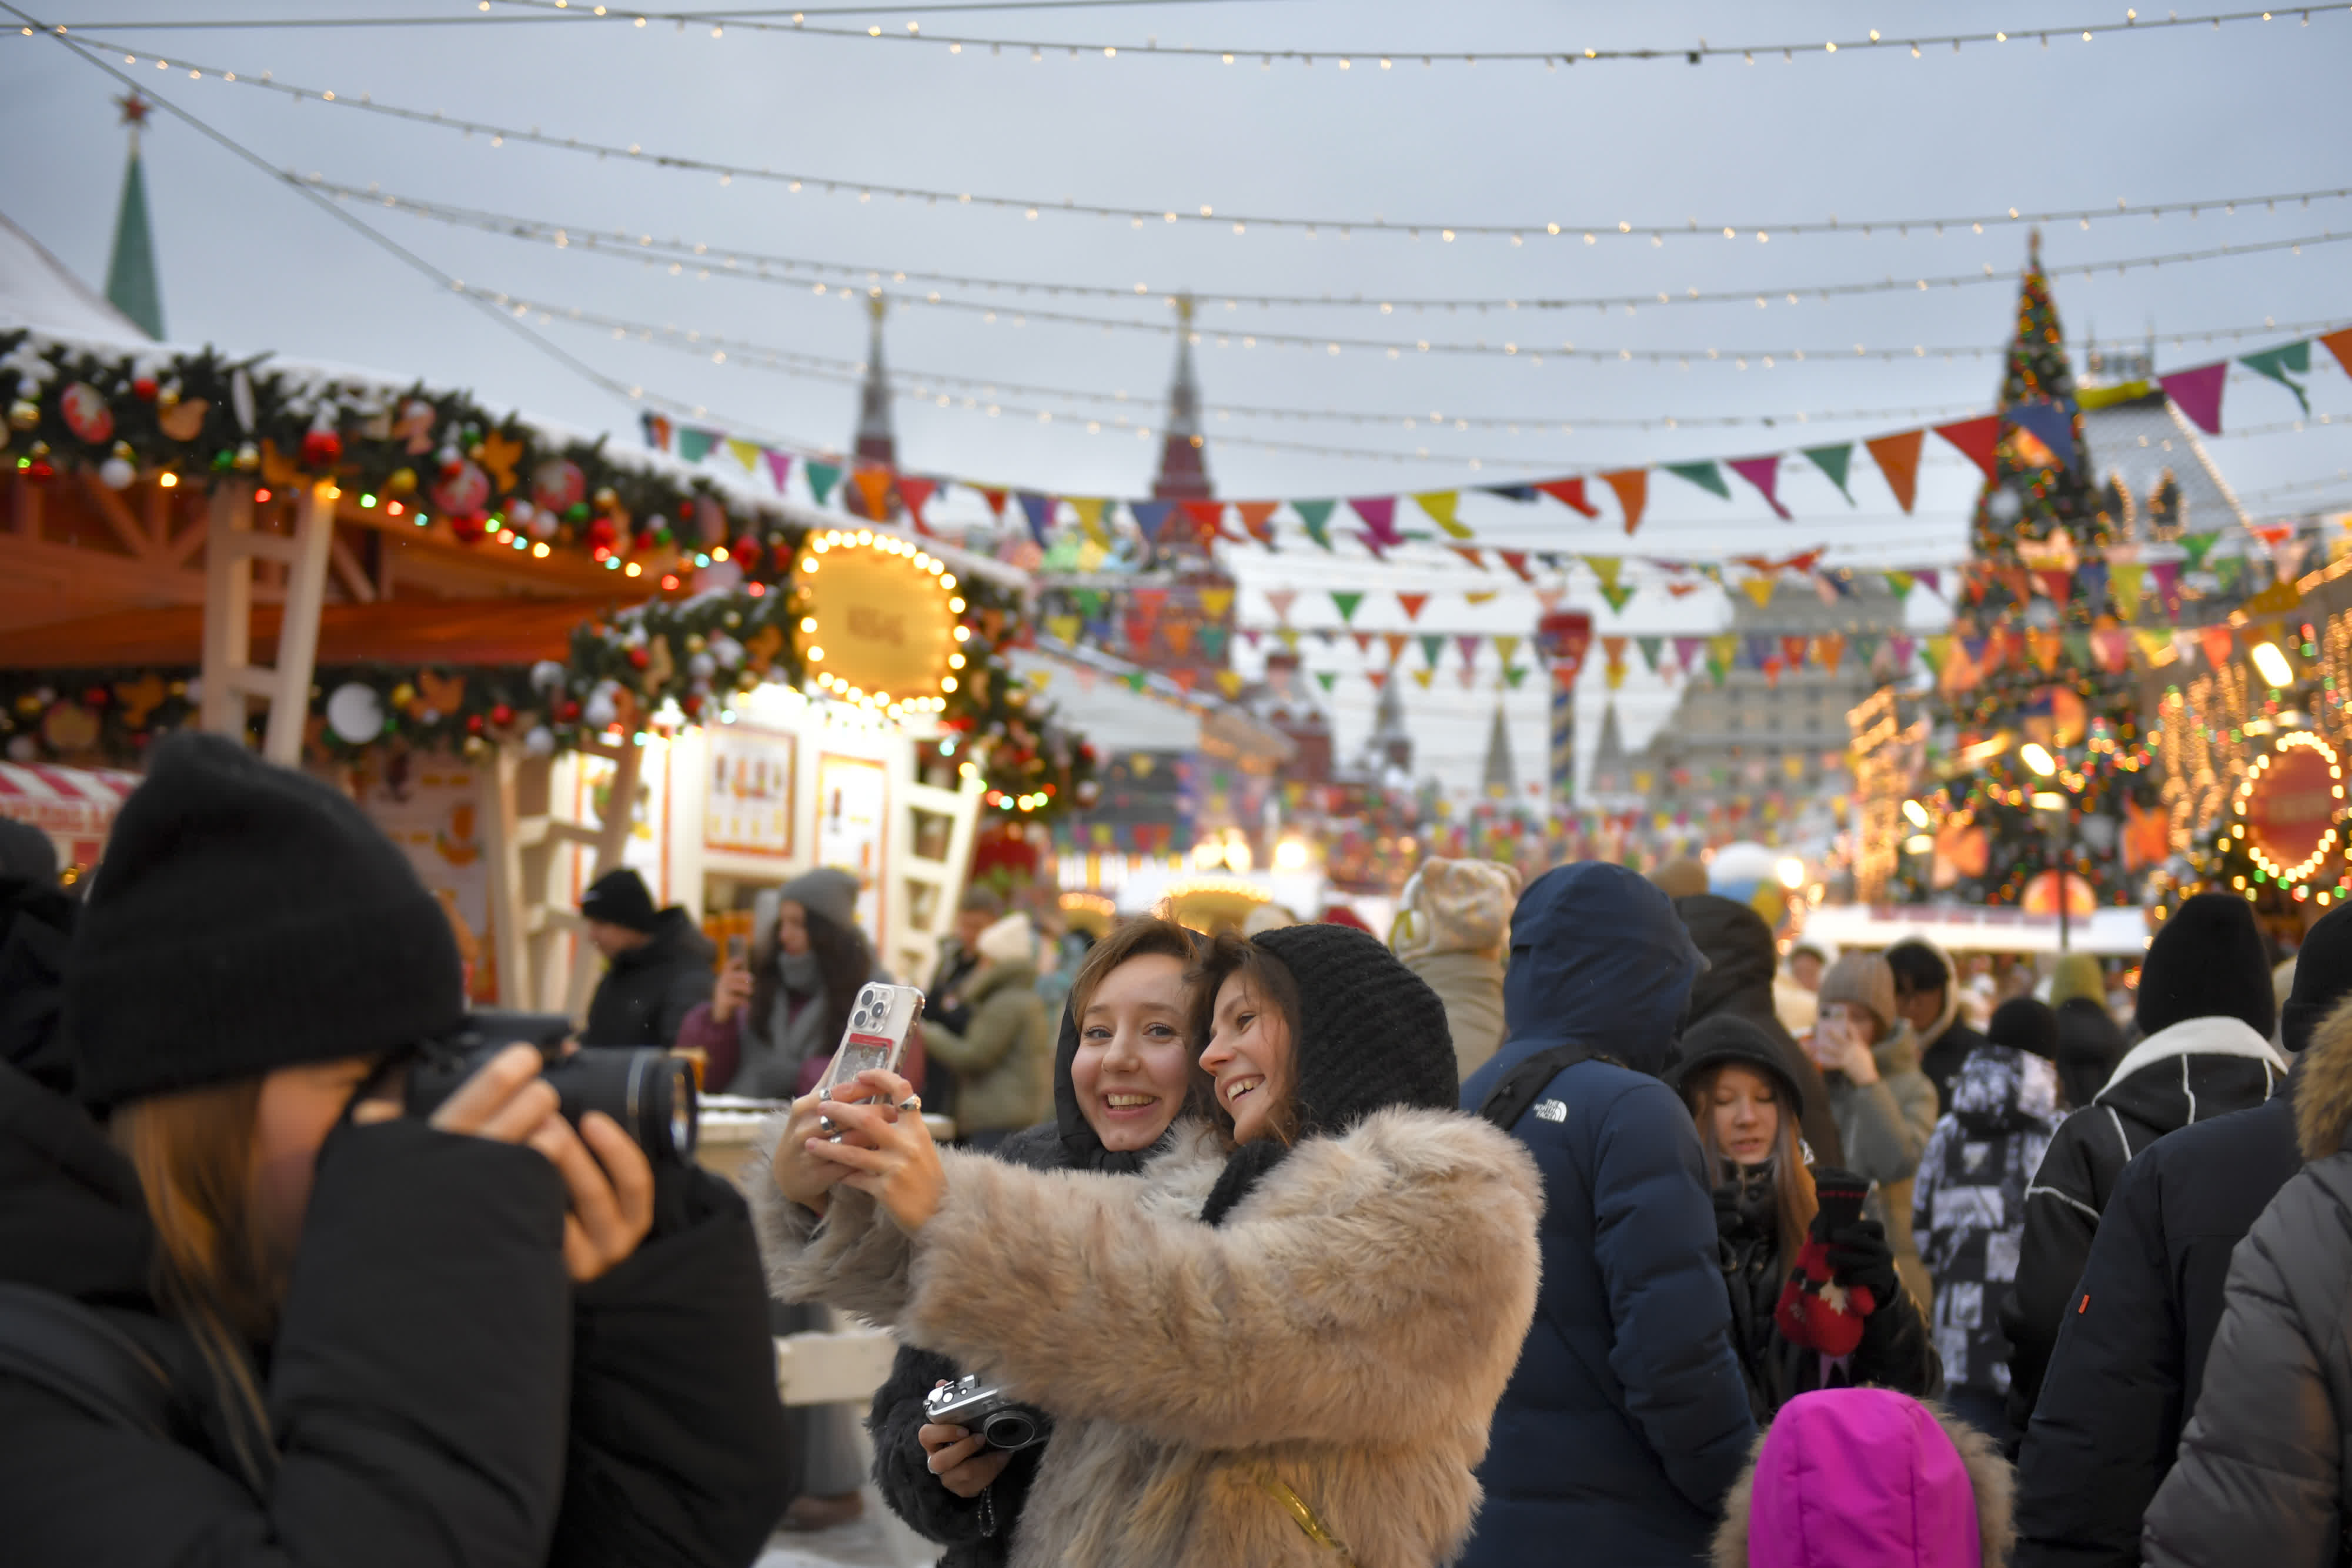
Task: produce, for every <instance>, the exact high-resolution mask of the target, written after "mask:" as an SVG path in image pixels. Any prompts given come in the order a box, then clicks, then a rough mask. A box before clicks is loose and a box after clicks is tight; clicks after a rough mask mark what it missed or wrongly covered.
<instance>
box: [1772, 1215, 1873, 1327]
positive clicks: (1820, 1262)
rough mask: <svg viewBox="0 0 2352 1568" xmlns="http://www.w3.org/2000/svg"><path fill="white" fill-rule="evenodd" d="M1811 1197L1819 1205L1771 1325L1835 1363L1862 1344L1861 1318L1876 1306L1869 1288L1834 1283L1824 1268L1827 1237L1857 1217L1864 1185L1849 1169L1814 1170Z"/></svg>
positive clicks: (1829, 1270)
mask: <svg viewBox="0 0 2352 1568" xmlns="http://www.w3.org/2000/svg"><path fill="white" fill-rule="evenodd" d="M1813 1193H1814V1196H1815V1197H1817V1198H1818V1199H1819V1200H1820V1205H1821V1207H1820V1208H1819V1209H1818V1210H1817V1211H1816V1212H1815V1213H1814V1215H1813V1223H1812V1226H1811V1228H1810V1229H1809V1230H1808V1231H1807V1232H1806V1234H1805V1244H1804V1246H1803V1247H1801V1248H1800V1249H1798V1252H1797V1266H1796V1267H1795V1268H1794V1269H1792V1270H1790V1273H1789V1282H1788V1284H1787V1285H1785V1286H1784V1287H1782V1289H1781V1291H1780V1304H1779V1305H1778V1306H1777V1307H1775V1308H1774V1309H1773V1311H1772V1321H1773V1322H1774V1323H1775V1324H1777V1325H1779V1327H1780V1333H1781V1334H1782V1335H1783V1336H1785V1337H1786V1338H1787V1339H1788V1341H1789V1343H1791V1344H1798V1345H1802V1346H1804V1347H1805V1348H1806V1349H1808V1350H1815V1351H1819V1352H1820V1353H1821V1354H1823V1355H1825V1356H1828V1357H1829V1358H1831V1359H1832V1360H1837V1359H1839V1358H1842V1357H1844V1356H1848V1355H1852V1354H1853V1352H1854V1347H1855V1346H1857V1345H1859V1344H1861V1343H1862V1327H1863V1320H1864V1318H1866V1317H1868V1316H1869V1315H1870V1314H1871V1313H1872V1312H1874V1310H1876V1308H1877V1306H1878V1299H1877V1297H1876V1296H1875V1295H1874V1293H1873V1292H1872V1291H1871V1289H1870V1287H1869V1286H1867V1285H1849V1284H1842V1283H1840V1282H1839V1281H1838V1279H1837V1277H1836V1275H1837V1270H1834V1269H1833V1268H1832V1267H1831V1265H1830V1240H1829V1239H1830V1238H1831V1237H1832V1235H1834V1234H1836V1233H1837V1231H1838V1230H1840V1229H1841V1228H1843V1227H1844V1226H1845V1225H1847V1224H1849V1223H1851V1222H1852V1221H1853V1219H1854V1218H1856V1217H1858V1216H1859V1215H1860V1214H1861V1213H1862V1206H1863V1200H1864V1198H1866V1197H1869V1195H1870V1184H1869V1183H1868V1182H1867V1181H1864V1179H1863V1178H1862V1177H1860V1176H1855V1175H1853V1173H1852V1172H1849V1171H1840V1170H1831V1169H1827V1168H1817V1169H1816V1170H1815V1171H1814V1172H1813Z"/></svg>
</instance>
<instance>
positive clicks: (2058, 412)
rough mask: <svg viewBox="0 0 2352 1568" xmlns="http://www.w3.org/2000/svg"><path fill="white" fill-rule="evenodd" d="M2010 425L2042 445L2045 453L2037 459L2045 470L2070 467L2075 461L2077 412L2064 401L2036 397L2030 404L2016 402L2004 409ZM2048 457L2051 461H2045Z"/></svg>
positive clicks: (2002, 412) (2037, 464)
mask: <svg viewBox="0 0 2352 1568" xmlns="http://www.w3.org/2000/svg"><path fill="white" fill-rule="evenodd" d="M2001 414H2002V416H2003V417H2005V418H2006V419H2007V420H2008V421H2009V423H2011V424H2013V425H2015V426H2017V428H2018V429H2020V430H2021V431H2023V432H2025V433H2026V434H2028V435H2031V436H2032V437H2033V439H2034V440H2036V441H2038V442H2039V443H2041V444H2042V447H2043V448H2044V451H2043V453H2042V454H2041V455H2037V456H2036V458H2035V462H2034V465H2035V466H2036V467H2041V468H2068V467H2072V466H2073V465H2074V409H2073V408H2072V407H2070V406H2069V405H2067V404H2066V403H2063V402H2056V401H2054V400H2053V399H2050V398H2035V399H2033V400H2032V402H2020V403H2012V404H2011V405H2010V406H2009V407H2007V408H2005V409H2003V410H2001ZM2043 456H2046V457H2047V458H2048V459H2049V461H2048V462H2043V461H2042V457H2043Z"/></svg>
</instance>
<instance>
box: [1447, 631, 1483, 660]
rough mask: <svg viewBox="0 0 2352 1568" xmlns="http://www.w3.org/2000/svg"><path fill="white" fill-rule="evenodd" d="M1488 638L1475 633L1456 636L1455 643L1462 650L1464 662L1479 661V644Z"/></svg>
mask: <svg viewBox="0 0 2352 1568" xmlns="http://www.w3.org/2000/svg"><path fill="white" fill-rule="evenodd" d="M1485 641H1486V639H1485V638H1484V637H1479V636H1475V635H1473V636H1466V637H1456V638H1454V646H1455V647H1457V648H1459V649H1461V650H1462V662H1463V663H1464V664H1476V663H1477V662H1478V644H1479V643H1483V642H1485Z"/></svg>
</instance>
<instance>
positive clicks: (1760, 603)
mask: <svg viewBox="0 0 2352 1568" xmlns="http://www.w3.org/2000/svg"><path fill="white" fill-rule="evenodd" d="M1772 587H1773V582H1772V579H1770V578H1769V577H1751V578H1748V580H1746V581H1744V582H1742V583H1741V584H1740V585H1739V588H1740V591H1741V592H1743V593H1745V594H1747V595H1748V598H1750V599H1752V600H1754V601H1756V608H1757V609H1759V610H1762V609H1764V608H1766V607H1767V606H1769V604H1770V603H1771V602H1772Z"/></svg>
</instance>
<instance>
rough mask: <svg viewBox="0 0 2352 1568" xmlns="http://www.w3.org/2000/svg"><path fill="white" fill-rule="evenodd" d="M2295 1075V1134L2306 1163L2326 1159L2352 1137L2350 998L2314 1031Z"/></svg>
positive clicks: (2338, 1004)
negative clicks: (2347, 1135) (2346, 1138)
mask: <svg viewBox="0 0 2352 1568" xmlns="http://www.w3.org/2000/svg"><path fill="white" fill-rule="evenodd" d="M2301 1068H2302V1071H2299V1072H2298V1073H2296V1075H2295V1084H2294V1132H2295V1141H2296V1142H2297V1143H2298V1144H2299V1145H2302V1148H2303V1157H2304V1158H2305V1159H2306V1160H2320V1159H2326V1157H2327V1156H2328V1155H2332V1154H2334V1153H2336V1151H2337V1150H2338V1149H2341V1148H2342V1147H2343V1146H2344V1141H2345V1136H2346V1134H2347V1133H2352V998H2346V999H2345V1000H2343V1001H2341V1002H2338V1003H2337V1004H2336V1007H2335V1008H2334V1009H2331V1010H2330V1011H2329V1012H2328V1014H2327V1016H2326V1018H2324V1019H2320V1020H2319V1026H2318V1027H2317V1028H2316V1029H2314V1030H2312V1031H2311V1044H2310V1045H2308V1046H2307V1047H2305V1050H2304V1051H2303V1060H2302V1062H2301Z"/></svg>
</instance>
